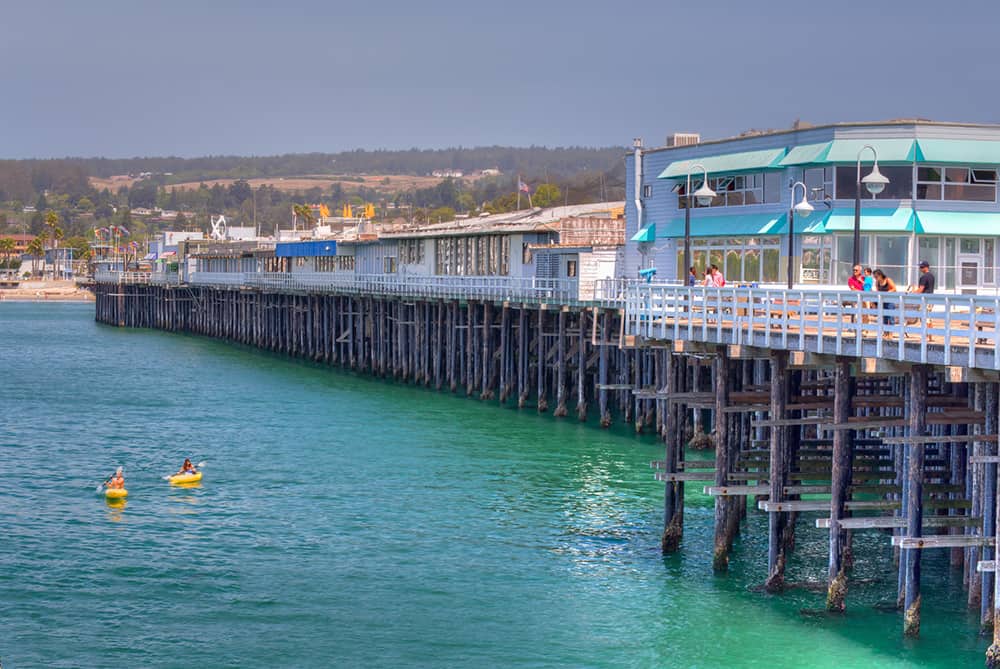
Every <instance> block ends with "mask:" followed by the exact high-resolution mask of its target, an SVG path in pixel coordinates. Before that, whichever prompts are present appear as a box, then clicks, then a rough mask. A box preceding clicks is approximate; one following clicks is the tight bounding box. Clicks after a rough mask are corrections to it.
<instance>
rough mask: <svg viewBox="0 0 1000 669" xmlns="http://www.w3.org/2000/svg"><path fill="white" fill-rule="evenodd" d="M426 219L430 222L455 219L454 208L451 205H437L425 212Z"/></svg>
mask: <svg viewBox="0 0 1000 669" xmlns="http://www.w3.org/2000/svg"><path fill="white" fill-rule="evenodd" d="M427 219H428V221H429V222H430V223H444V222H446V221H452V220H454V219H455V210H454V209H452V208H451V207H438V208H437V209H432V210H431V211H430V213H428V214H427Z"/></svg>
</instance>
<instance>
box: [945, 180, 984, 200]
mask: <svg viewBox="0 0 1000 669" xmlns="http://www.w3.org/2000/svg"><path fill="white" fill-rule="evenodd" d="M944 199H946V200H965V201H970V202H993V201H994V200H996V186H995V185H993V184H955V183H947V184H945V185H944Z"/></svg>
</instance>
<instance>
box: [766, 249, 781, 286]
mask: <svg viewBox="0 0 1000 669" xmlns="http://www.w3.org/2000/svg"><path fill="white" fill-rule="evenodd" d="M780 260H781V252H780V251H779V249H770V248H769V249H764V282H765V283H777V282H778V281H779V280H780V279H779V272H778V265H779V264H780Z"/></svg>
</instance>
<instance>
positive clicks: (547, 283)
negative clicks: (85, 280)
mask: <svg viewBox="0 0 1000 669" xmlns="http://www.w3.org/2000/svg"><path fill="white" fill-rule="evenodd" d="M95 279H96V280H97V281H98V282H102V283H119V282H123V283H138V284H154V285H177V284H178V280H179V277H178V275H177V274H176V273H162V272H154V273H152V274H150V273H148V272H112V271H102V272H98V273H97V274H96V275H95ZM182 283H183V284H184V285H189V286H212V287H223V288H258V289H264V290H288V291H302V292H310V293H341V294H343V293H346V294H357V295H390V296H397V295H398V296H407V297H414V298H443V299H482V300H498V301H503V300H511V301H529V302H539V303H541V302H546V303H558V304H597V305H603V306H620V305H621V304H624V301H625V296H626V293H627V288H628V284H629V282H628V281H626V280H623V279H600V280H597V281H593V282H582V285H581V282H580V281H578V280H576V279H544V278H536V277H527V278H525V277H486V276H419V275H399V274H352V273H343V274H341V273H336V272H191V273H190V274H189V275H188V276H187V278H186V281H182Z"/></svg>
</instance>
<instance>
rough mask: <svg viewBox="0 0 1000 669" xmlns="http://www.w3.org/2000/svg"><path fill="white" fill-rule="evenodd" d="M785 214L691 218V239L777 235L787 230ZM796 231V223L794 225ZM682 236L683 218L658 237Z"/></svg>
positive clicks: (671, 224)
mask: <svg viewBox="0 0 1000 669" xmlns="http://www.w3.org/2000/svg"><path fill="white" fill-rule="evenodd" d="M786 225H787V223H786V217H785V214H749V215H742V216H741V215H736V216H698V215H693V216H691V236H692V237H742V236H747V235H777V234H780V233H781V230H782V229H785V230H787V227H786ZM795 227H796V229H798V227H799V226H798V221H796V224H795ZM683 236H684V217H683V216H682V217H681V218H674V219H671V220H669V221H667V223H666V225H664V226H662V230H661V231H660V234H659V237H660V238H665V237H671V238H678V237H683Z"/></svg>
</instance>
